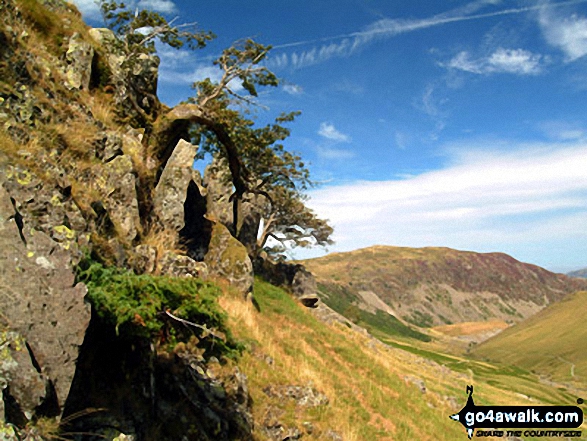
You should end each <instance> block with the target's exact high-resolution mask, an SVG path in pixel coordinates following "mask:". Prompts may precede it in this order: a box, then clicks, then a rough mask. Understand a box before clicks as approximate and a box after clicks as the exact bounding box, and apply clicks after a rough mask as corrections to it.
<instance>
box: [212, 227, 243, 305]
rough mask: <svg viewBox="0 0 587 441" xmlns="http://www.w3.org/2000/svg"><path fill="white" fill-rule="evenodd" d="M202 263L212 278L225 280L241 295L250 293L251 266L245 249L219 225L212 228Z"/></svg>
mask: <svg viewBox="0 0 587 441" xmlns="http://www.w3.org/2000/svg"><path fill="white" fill-rule="evenodd" d="M204 262H205V263H206V265H207V266H208V271H209V273H210V275H211V276H212V277H217V278H220V279H224V280H226V281H227V282H228V283H229V284H230V285H231V286H233V287H234V288H236V289H237V291H239V292H240V293H242V294H243V295H246V294H248V293H249V292H251V291H252V289H253V264H252V263H251V259H250V258H249V255H248V253H247V249H246V248H245V247H244V245H243V244H241V243H240V242H239V241H238V240H236V239H235V238H234V237H232V235H231V234H230V232H229V231H228V229H227V228H226V227H225V226H224V225H222V224H221V223H216V224H214V226H213V227H212V235H211V239H210V245H209V247H208V252H207V253H206V256H205V257H204Z"/></svg>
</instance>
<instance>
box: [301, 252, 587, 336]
mask: <svg viewBox="0 0 587 441" xmlns="http://www.w3.org/2000/svg"><path fill="white" fill-rule="evenodd" d="M303 263H304V264H305V265H306V267H307V268H308V270H310V271H311V272H312V273H314V275H315V276H316V279H317V282H318V287H319V295H320V296H321V297H322V299H323V301H324V302H325V303H326V304H328V305H329V306H331V307H332V308H333V309H335V310H337V311H338V312H340V313H342V314H343V315H347V316H348V315H349V314H351V315H353V314H354V315H357V313H359V314H362V315H364V314H365V312H370V313H371V314H376V315H380V316H381V314H384V315H389V314H392V315H394V316H395V317H397V318H398V319H399V320H401V321H404V323H405V322H408V323H411V324H414V325H418V326H421V327H429V326H437V325H444V324H452V323H461V322H473V321H485V320H490V319H498V320H503V321H506V322H507V323H510V324H511V323H516V322H519V321H521V320H522V319H525V318H527V317H530V316H531V315H533V314H535V313H537V312H538V311H540V310H541V309H543V308H544V307H546V306H547V305H549V304H550V303H553V302H556V301H559V300H561V299H563V298H564V297H565V296H567V295H568V294H570V293H572V292H575V291H579V290H582V289H585V290H587V280H581V279H577V278H571V277H567V276H565V275H563V274H555V273H552V272H550V271H547V270H545V269H543V268H540V267H538V266H536V265H531V264H527V263H522V262H519V261H517V260H516V259H514V258H512V257H510V256H508V255H506V254H502V253H484V254H481V253H474V252H466V251H457V250H453V249H449V248H401V247H388V246H375V247H371V248H365V249H361V250H356V251H352V252H348V253H334V254H330V255H327V256H325V257H321V258H317V259H310V260H307V261H304V262H303Z"/></svg>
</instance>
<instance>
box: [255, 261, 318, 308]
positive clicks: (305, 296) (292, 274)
mask: <svg viewBox="0 0 587 441" xmlns="http://www.w3.org/2000/svg"><path fill="white" fill-rule="evenodd" d="M255 271H256V272H257V274H260V275H262V276H263V277H264V278H265V279H266V280H267V281H269V282H270V283H272V284H274V285H277V286H282V287H284V288H286V289H288V290H289V291H290V292H291V293H292V294H293V296H294V297H295V298H296V299H298V300H299V301H300V302H301V303H302V304H303V305H304V306H307V307H309V308H315V307H317V306H318V305H317V304H318V301H319V298H318V294H317V285H316V279H315V278H314V276H313V274H312V273H311V272H309V271H308V270H307V269H306V268H305V267H304V265H301V264H292V263H285V262H277V263H274V262H271V261H270V260H268V259H263V258H261V257H259V258H258V259H257V260H256V261H255Z"/></svg>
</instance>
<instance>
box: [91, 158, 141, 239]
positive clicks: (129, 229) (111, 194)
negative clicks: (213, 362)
mask: <svg viewBox="0 0 587 441" xmlns="http://www.w3.org/2000/svg"><path fill="white" fill-rule="evenodd" d="M105 169H106V170H105V171H106V176H105V178H104V181H103V182H101V183H100V184H101V185H100V190H101V192H102V195H103V200H104V206H105V208H106V210H107V211H108V214H109V217H110V220H111V221H112V223H113V224H114V228H115V229H116V233H117V234H118V236H119V237H120V238H121V239H122V240H123V241H125V242H126V243H131V242H132V241H133V239H134V238H135V237H136V235H137V232H138V231H139V228H140V225H141V219H140V215H139V203H138V201H137V194H136V190H135V186H136V179H135V174H134V170H133V165H132V160H131V159H130V157H129V156H127V155H122V156H117V157H116V158H114V159H113V160H112V161H110V162H109V163H108V164H107V165H106V166H105Z"/></svg>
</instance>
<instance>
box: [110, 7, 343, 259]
mask: <svg viewBox="0 0 587 441" xmlns="http://www.w3.org/2000/svg"><path fill="white" fill-rule="evenodd" d="M101 8H102V12H103V15H104V18H105V21H106V22H107V23H108V25H109V27H110V28H111V29H112V30H113V31H114V32H115V33H116V35H117V36H118V37H117V38H118V41H119V42H120V47H121V50H122V52H123V53H124V54H125V57H126V60H125V63H126V64H125V65H126V66H127V69H129V70H131V69H132V68H133V66H135V65H136V64H137V63H138V58H139V57H140V56H141V55H152V54H154V53H155V41H156V40H159V41H160V42H161V43H164V44H167V45H169V46H171V47H174V48H181V47H183V46H184V45H185V44H187V45H188V47H190V48H191V49H198V48H201V47H203V46H204V45H205V44H206V42H207V41H208V40H210V39H211V38H212V37H213V35H212V34H211V33H210V32H203V31H193V30H191V31H188V30H184V29H185V26H184V25H181V26H177V25H174V22H173V21H170V22H168V21H167V20H166V19H165V18H164V17H163V16H161V15H160V14H158V13H156V12H152V11H137V12H135V13H132V12H131V11H130V10H128V9H127V8H126V7H125V5H124V4H122V3H116V2H115V1H104V0H102V2H101ZM270 49H271V46H266V45H262V44H260V43H257V42H255V41H254V40H252V39H244V40H242V41H239V42H237V43H235V44H234V45H233V46H231V47H229V48H227V49H225V50H224V51H222V53H221V55H220V56H219V57H218V58H217V59H216V60H215V61H214V62H213V64H214V65H215V66H217V67H218V69H219V79H218V80H217V81H213V80H211V79H210V78H208V79H205V80H202V81H198V82H195V83H194V84H193V86H192V87H193V89H194V90H195V96H194V97H192V98H190V99H188V100H187V102H185V103H182V104H180V105H178V106H176V107H174V108H173V109H171V110H169V112H167V113H165V114H161V115H142V116H143V119H144V123H150V122H152V131H151V132H152V133H150V136H149V137H148V139H149V142H150V143H151V144H153V146H154V150H155V151H156V152H157V154H158V157H159V159H160V161H161V162H162V163H164V162H165V161H166V160H167V158H168V157H169V155H170V154H171V151H172V150H173V148H174V147H175V145H176V143H177V141H178V140H179V138H191V140H192V141H193V142H195V143H197V144H199V145H200V155H205V154H206V153H208V154H211V155H212V156H213V157H214V158H215V159H216V160H217V162H218V163H219V164H221V165H222V166H223V167H225V168H226V170H227V171H228V173H226V174H225V175H226V176H228V179H229V180H230V184H231V186H232V188H233V194H232V195H231V201H232V208H233V209H232V214H233V216H232V225H230V227H231V230H232V234H233V235H234V236H235V237H237V238H239V239H240V240H241V241H248V242H249V243H245V245H247V248H248V249H249V251H251V252H252V253H253V254H257V253H258V252H260V251H261V250H262V249H263V248H266V245H267V243H268V240H269V238H273V241H274V243H275V241H277V242H278V243H281V244H288V246H295V245H298V246H309V245H313V244H318V245H327V244H329V243H331V241H330V238H329V237H330V234H331V233H332V229H331V228H330V227H329V226H328V224H327V222H325V221H323V220H320V219H318V218H317V217H316V215H315V214H314V213H313V212H312V211H311V210H309V209H308V208H307V207H306V206H305V204H304V202H305V197H304V191H306V190H307V189H308V188H310V187H311V186H312V185H313V183H312V181H311V180H310V173H309V170H308V168H307V166H306V165H305V164H304V162H303V161H302V160H301V158H300V157H299V156H298V155H297V154H294V153H291V152H289V151H288V150H286V148H285V147H284V145H283V141H284V140H285V139H286V138H287V137H288V136H289V135H290V130H289V128H287V127H286V124H287V123H290V122H292V121H293V120H294V119H295V117H296V116H298V115H299V112H290V113H285V114H282V115H280V116H278V117H277V118H276V119H275V121H274V122H273V123H272V124H268V125H266V126H261V127H257V126H256V125H255V121H254V120H253V119H251V118H250V117H249V115H250V114H251V112H250V108H251V106H255V105H256V99H257V97H258V96H259V91H260V90H261V89H262V88H264V87H276V86H278V85H279V80H278V78H277V77H276V76H275V74H273V72H271V71H270V70H269V69H268V68H267V67H266V66H264V64H263V62H264V61H265V59H266V57H267V54H268V53H269V51H270ZM139 107H141V106H140V105H139ZM139 113H141V111H140V109H139ZM142 113H144V112H142ZM155 117H156V118H155ZM251 196H257V197H256V198H255V200H256V201H257V203H256V206H255V210H256V213H257V215H258V221H259V222H260V223H262V224H263V229H262V231H261V234H260V237H259V238H258V240H257V238H253V239H251V238H250V237H249V238H245V237H243V236H242V235H241V234H240V225H241V224H242V216H243V213H242V204H243V201H244V200H245V199H246V198H250V197H251ZM261 218H262V219H263V221H262V222H261V221H260V219H261ZM284 249H285V245H282V246H278V247H273V248H269V249H268V251H270V252H282V251H283V250H284Z"/></svg>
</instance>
